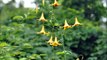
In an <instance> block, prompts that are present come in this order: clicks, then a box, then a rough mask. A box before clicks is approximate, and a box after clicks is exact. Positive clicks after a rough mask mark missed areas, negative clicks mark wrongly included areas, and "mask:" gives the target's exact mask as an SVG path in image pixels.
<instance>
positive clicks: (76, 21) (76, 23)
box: [73, 17, 80, 26]
mask: <svg viewBox="0 0 107 60" xmlns="http://www.w3.org/2000/svg"><path fill="white" fill-rule="evenodd" d="M78 25H80V23H79V21H78V19H77V17H75V23H74V25H73V26H78Z"/></svg>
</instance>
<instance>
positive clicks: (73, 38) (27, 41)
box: [0, 0, 107, 60]
mask: <svg viewBox="0 0 107 60" xmlns="http://www.w3.org/2000/svg"><path fill="white" fill-rule="evenodd" d="M62 1H63V0H62ZM50 3H52V2H46V4H45V6H42V4H40V5H39V7H40V9H39V11H38V13H36V11H35V9H24V8H14V9H13V10H12V11H11V10H10V9H9V8H7V7H4V8H3V10H2V14H1V15H0V18H1V17H2V18H1V19H0V20H1V22H0V23H1V25H0V60H64V57H66V60H76V58H77V57H78V56H80V55H83V57H84V59H87V60H106V59H107V57H106V56H107V44H106V43H107V37H106V36H107V33H106V32H107V31H106V30H104V29H103V28H101V27H99V26H100V25H99V23H98V22H92V21H89V20H87V19H85V18H83V14H82V13H83V12H84V8H81V10H80V11H78V10H76V9H74V8H67V7H65V6H64V7H63V5H61V6H58V7H57V8H54V7H52V6H50V5H49V4H50ZM60 3H61V1H60ZM90 3H91V2H90ZM73 7H75V6H73ZM75 8H76V7H75ZM96 8H97V7H96ZM5 11H7V12H6V13H5ZM10 11H11V12H10ZM16 12H17V13H16ZM42 12H44V15H45V17H46V19H47V20H48V22H46V23H44V26H45V29H46V31H50V32H52V33H51V34H52V35H53V36H57V37H58V41H59V42H60V43H61V44H63V42H64V44H63V45H64V46H65V48H64V49H65V50H63V45H61V46H58V47H52V46H50V45H49V44H47V41H48V40H49V38H50V36H51V35H39V34H36V33H37V32H39V31H40V29H41V26H42V25H43V24H42V22H40V21H38V19H39V18H40V16H41V13H42ZM3 16H4V17H3ZM75 16H77V17H78V20H79V22H81V23H82V25H80V26H76V27H73V28H70V29H67V30H63V28H62V27H63V25H64V20H67V21H68V24H70V25H73V24H74V17H75ZM63 34H64V35H63ZM63 40H64V41H63ZM75 49H76V50H75Z"/></svg>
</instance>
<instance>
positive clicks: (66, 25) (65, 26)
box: [63, 20, 71, 30]
mask: <svg viewBox="0 0 107 60" xmlns="http://www.w3.org/2000/svg"><path fill="white" fill-rule="evenodd" d="M63 27H64V30H66V29H67V28H71V26H70V25H69V24H68V23H67V21H66V20H65V24H64V26H63Z"/></svg>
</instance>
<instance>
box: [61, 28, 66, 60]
mask: <svg viewBox="0 0 107 60" xmlns="http://www.w3.org/2000/svg"><path fill="white" fill-rule="evenodd" d="M64 32H65V31H64V30H63V32H62V33H63V34H62V43H63V51H65V42H64ZM64 60H66V54H64Z"/></svg>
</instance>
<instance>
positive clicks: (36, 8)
mask: <svg viewBox="0 0 107 60" xmlns="http://www.w3.org/2000/svg"><path fill="white" fill-rule="evenodd" d="M36 13H38V5H37V4H36Z"/></svg>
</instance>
